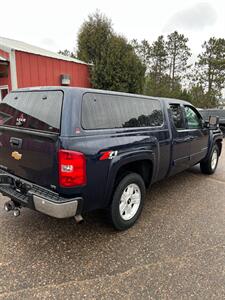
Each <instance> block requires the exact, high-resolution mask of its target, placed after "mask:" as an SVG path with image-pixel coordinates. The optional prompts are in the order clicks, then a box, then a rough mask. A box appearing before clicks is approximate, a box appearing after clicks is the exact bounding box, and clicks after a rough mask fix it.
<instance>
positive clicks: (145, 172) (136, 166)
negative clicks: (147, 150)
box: [115, 160, 153, 187]
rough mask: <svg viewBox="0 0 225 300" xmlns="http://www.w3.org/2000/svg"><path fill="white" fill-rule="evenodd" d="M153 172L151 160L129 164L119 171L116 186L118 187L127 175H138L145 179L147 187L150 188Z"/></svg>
mask: <svg viewBox="0 0 225 300" xmlns="http://www.w3.org/2000/svg"><path fill="white" fill-rule="evenodd" d="M152 171H153V165H152V162H151V161H150V160H139V161H134V162H131V163H128V164H126V165H124V166H122V167H121V168H120V169H119V170H118V172H117V175H116V180H115V185H117V184H118V183H119V181H120V180H121V179H122V178H123V177H125V176H126V175H127V174H129V173H137V174H139V175H140V176H141V177H142V178H143V180H144V183H145V186H146V187H148V186H149V185H150V183H151V180H152Z"/></svg>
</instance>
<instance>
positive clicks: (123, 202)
mask: <svg viewBox="0 0 225 300" xmlns="http://www.w3.org/2000/svg"><path fill="white" fill-rule="evenodd" d="M140 203H141V191H140V188H139V187H138V185H137V184H134V183H132V184H129V185H128V186H127V187H126V188H125V190H124V191H123V193H122V196H121V198H120V206H119V212H120V216H121V218H122V219H123V220H125V221H128V220H130V219H132V218H133V217H134V216H135V214H136V213H137V211H138V208H139V206H140Z"/></svg>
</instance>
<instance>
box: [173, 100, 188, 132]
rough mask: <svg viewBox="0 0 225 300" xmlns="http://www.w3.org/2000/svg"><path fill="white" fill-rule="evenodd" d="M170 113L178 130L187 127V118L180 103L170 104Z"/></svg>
mask: <svg viewBox="0 0 225 300" xmlns="http://www.w3.org/2000/svg"><path fill="white" fill-rule="evenodd" d="M170 113H171V117H172V120H173V124H174V126H175V128H176V129H177V130H181V129H185V120H184V116H183V112H182V108H181V106H180V105H179V104H170Z"/></svg>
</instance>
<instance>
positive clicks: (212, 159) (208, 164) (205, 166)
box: [200, 145, 219, 175]
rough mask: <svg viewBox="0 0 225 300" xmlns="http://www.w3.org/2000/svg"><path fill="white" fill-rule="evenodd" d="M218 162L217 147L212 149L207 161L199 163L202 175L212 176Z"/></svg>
mask: <svg viewBox="0 0 225 300" xmlns="http://www.w3.org/2000/svg"><path fill="white" fill-rule="evenodd" d="M218 161H219V148H218V146H217V145H214V146H213V147H212V151H211V154H210V156H209V158H208V159H207V160H204V161H202V162H200V168H201V171H202V173H204V174H209V175H210V174H213V173H214V172H215V171H216V168H217V165H218Z"/></svg>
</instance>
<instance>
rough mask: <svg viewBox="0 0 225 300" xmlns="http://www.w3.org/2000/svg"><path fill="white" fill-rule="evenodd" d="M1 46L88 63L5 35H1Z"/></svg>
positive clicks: (7, 48)
mask: <svg viewBox="0 0 225 300" xmlns="http://www.w3.org/2000/svg"><path fill="white" fill-rule="evenodd" d="M1 48H2V50H5V51H11V50H17V51H23V52H28V53H32V54H37V55H42V56H47V57H51V58H56V59H61V60H66V61H71V62H75V63H78V64H85V65H87V63H85V62H84V61H81V60H79V59H76V58H72V57H69V56H65V55H62V54H58V53H55V52H52V51H49V50H46V49H43V48H39V47H36V46H33V45H30V44H27V43H24V42H20V41H17V40H12V39H8V38H4V37H0V49H1Z"/></svg>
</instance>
